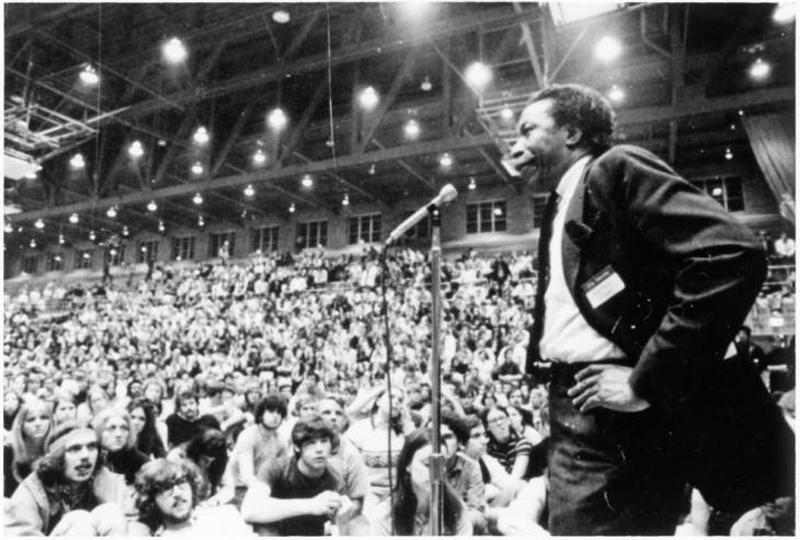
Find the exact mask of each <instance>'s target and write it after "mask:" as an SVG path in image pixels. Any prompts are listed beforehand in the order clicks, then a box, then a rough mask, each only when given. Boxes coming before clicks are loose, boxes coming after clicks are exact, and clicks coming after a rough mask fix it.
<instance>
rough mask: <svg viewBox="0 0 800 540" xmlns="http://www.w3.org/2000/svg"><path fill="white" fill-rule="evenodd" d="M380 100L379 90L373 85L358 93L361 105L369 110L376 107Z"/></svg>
mask: <svg viewBox="0 0 800 540" xmlns="http://www.w3.org/2000/svg"><path fill="white" fill-rule="evenodd" d="M379 101H380V97H378V92H377V90H375V88H374V87H373V86H367V87H366V88H364V89H363V90H362V91H361V92H359V93H358V103H359V105H361V107H362V108H363V109H366V110H368V111H370V110H372V109H374V108H375V106H376V105H378V102H379Z"/></svg>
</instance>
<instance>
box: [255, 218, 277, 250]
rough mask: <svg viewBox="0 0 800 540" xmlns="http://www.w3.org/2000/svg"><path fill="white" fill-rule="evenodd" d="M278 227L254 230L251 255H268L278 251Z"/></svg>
mask: <svg viewBox="0 0 800 540" xmlns="http://www.w3.org/2000/svg"><path fill="white" fill-rule="evenodd" d="M278 228H279V227H278V226H277V225H273V226H269V227H261V228H258V229H254V230H253V246H252V249H251V250H250V252H251V253H255V252H256V251H260V252H261V253H267V252H270V251H278Z"/></svg>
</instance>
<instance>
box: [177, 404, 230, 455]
mask: <svg viewBox="0 0 800 540" xmlns="http://www.w3.org/2000/svg"><path fill="white" fill-rule="evenodd" d="M219 428H220V426H219V421H218V420H217V419H216V418H215V417H214V416H213V415H210V414H204V415H202V416H200V403H199V400H198V398H197V394H195V393H194V392H180V393H178V394H177V395H176V396H175V412H174V413H172V414H171V415H169V416H168V417H167V443H168V444H169V447H170V448H175V447H176V446H178V445H179V444H182V443H185V442H186V441H189V440H191V439H192V438H193V437H194V436H195V435H199V434H200V433H202V432H203V431H205V430H206V429H217V430H219Z"/></svg>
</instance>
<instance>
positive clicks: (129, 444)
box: [92, 409, 150, 486]
mask: <svg viewBox="0 0 800 540" xmlns="http://www.w3.org/2000/svg"><path fill="white" fill-rule="evenodd" d="M92 427H93V428H94V430H95V432H96V433H97V440H98V441H99V442H100V451H101V453H102V455H103V456H104V458H105V462H106V467H108V469H109V470H110V471H111V472H115V473H117V474H121V475H122V476H124V477H125V484H126V485H129V486H132V485H133V482H134V480H135V479H136V473H137V472H139V469H141V468H142V465H144V464H145V463H147V462H148V461H149V460H150V458H149V457H148V456H147V455H145V454H143V453H142V452H140V451H139V450H137V449H136V446H135V445H136V439H135V437H134V435H133V430H132V429H131V417H130V415H129V414H128V412H127V411H121V410H118V409H106V410H104V411H102V412H101V413H99V414H98V415H97V416H95V418H94V420H92Z"/></svg>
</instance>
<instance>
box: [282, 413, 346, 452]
mask: <svg viewBox="0 0 800 540" xmlns="http://www.w3.org/2000/svg"><path fill="white" fill-rule="evenodd" d="M325 438H327V439H329V440H330V441H331V453H333V452H336V450H337V449H338V448H339V436H338V435H336V433H334V432H333V430H331V428H329V427H328V426H327V425H325V421H324V420H323V419H322V416H320V415H318V414H313V415H311V416H310V417H309V418H307V419H305V420H298V421H297V423H296V424H295V425H294V428H292V444H294V445H295V446H296V447H297V448H298V449H302V448H303V445H304V444H306V443H309V442H311V441H313V440H315V439H325Z"/></svg>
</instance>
